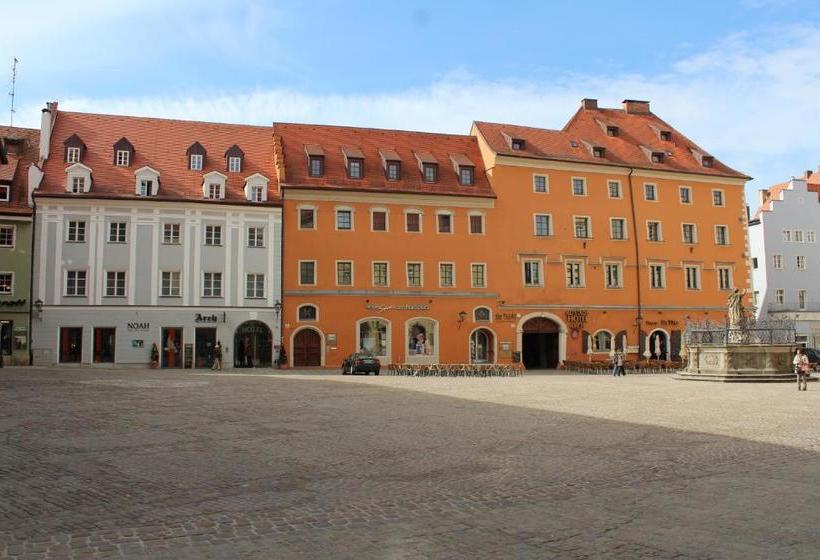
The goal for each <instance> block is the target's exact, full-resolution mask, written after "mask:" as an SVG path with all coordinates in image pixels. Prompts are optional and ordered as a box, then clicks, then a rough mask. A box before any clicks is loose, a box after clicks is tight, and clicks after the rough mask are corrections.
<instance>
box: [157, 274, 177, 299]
mask: <svg viewBox="0 0 820 560" xmlns="http://www.w3.org/2000/svg"><path fill="white" fill-rule="evenodd" d="M160 284H161V285H160V294H161V295H162V296H163V297H179V296H180V293H181V292H180V286H181V285H182V283H181V282H180V273H179V272H178V271H173V270H172V271H163V272H162V281H161V283H160Z"/></svg>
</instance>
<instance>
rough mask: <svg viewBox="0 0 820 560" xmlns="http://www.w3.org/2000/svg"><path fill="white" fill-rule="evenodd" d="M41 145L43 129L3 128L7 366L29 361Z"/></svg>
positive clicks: (1, 336) (0, 191)
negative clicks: (35, 181) (31, 192)
mask: <svg viewBox="0 0 820 560" xmlns="http://www.w3.org/2000/svg"><path fill="white" fill-rule="evenodd" d="M38 146H39V133H38V131H37V130H32V129H26V128H12V127H0V355H2V360H3V363H4V364H5V365H28V364H29V344H30V338H31V337H30V323H29V320H30V313H29V310H30V308H31V259H32V255H31V243H32V225H31V224H32V210H31V206H30V205H29V203H28V197H27V184H28V168H29V166H30V165H31V164H32V163H35V162H36V161H37V149H38Z"/></svg>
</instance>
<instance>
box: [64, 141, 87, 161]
mask: <svg viewBox="0 0 820 560" xmlns="http://www.w3.org/2000/svg"><path fill="white" fill-rule="evenodd" d="M63 145H64V146H65V154H64V157H63V160H64V161H65V162H66V163H82V161H83V158H84V157H85V143H84V142H83V141H82V139H81V138H80V137H79V136H77V135H76V134H72V135H71V136H69V137H68V138H66V140H65V142H63Z"/></svg>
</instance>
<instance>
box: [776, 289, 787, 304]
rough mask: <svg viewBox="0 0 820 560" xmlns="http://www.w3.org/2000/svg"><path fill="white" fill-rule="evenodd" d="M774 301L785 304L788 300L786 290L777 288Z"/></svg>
mask: <svg viewBox="0 0 820 560" xmlns="http://www.w3.org/2000/svg"><path fill="white" fill-rule="evenodd" d="M774 301H775V303H777V304H778V305H783V304H784V303H785V302H786V290H782V289H781V290H775V292H774Z"/></svg>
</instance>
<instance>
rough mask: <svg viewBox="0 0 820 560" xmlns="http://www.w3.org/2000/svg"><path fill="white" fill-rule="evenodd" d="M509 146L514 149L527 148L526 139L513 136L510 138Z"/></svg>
mask: <svg viewBox="0 0 820 560" xmlns="http://www.w3.org/2000/svg"><path fill="white" fill-rule="evenodd" d="M510 147H511V148H512V149H513V150H516V151H521V150H525V149H526V148H527V141H526V140H524V139H523V138H513V139H512V140H510Z"/></svg>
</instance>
